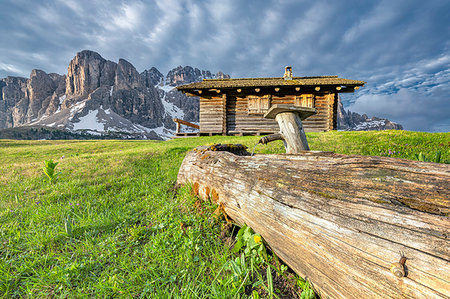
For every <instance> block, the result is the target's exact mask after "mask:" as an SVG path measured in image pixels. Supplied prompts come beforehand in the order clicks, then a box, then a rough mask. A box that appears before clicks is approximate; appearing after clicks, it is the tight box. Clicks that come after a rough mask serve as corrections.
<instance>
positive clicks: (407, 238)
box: [178, 152, 450, 298]
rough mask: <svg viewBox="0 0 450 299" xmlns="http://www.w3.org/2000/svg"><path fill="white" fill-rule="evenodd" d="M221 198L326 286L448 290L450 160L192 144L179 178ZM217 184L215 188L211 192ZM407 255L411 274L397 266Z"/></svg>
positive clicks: (374, 294) (362, 291)
mask: <svg viewBox="0 0 450 299" xmlns="http://www.w3.org/2000/svg"><path fill="white" fill-rule="evenodd" d="M187 182H191V183H193V184H195V185H197V188H196V189H197V190H199V194H200V196H202V197H203V198H207V197H209V194H207V193H206V190H214V193H215V194H216V196H215V197H214V199H215V200H217V201H218V202H220V203H222V204H223V205H224V207H225V211H226V213H227V214H228V215H229V216H230V217H231V218H232V219H233V220H235V221H236V222H238V223H240V224H243V223H247V224H248V225H249V226H251V227H252V228H253V229H254V230H255V231H256V232H258V233H260V234H261V235H262V236H263V238H264V239H265V240H266V242H267V243H268V244H269V245H270V247H271V248H272V249H273V250H274V252H275V253H276V254H277V255H278V256H279V257H280V258H281V259H283V260H284V261H285V262H286V263H287V264H288V265H289V266H290V267H291V268H292V269H294V271H296V272H297V273H298V274H300V275H301V276H303V277H307V278H308V279H310V281H311V282H312V283H313V285H314V286H315V288H316V289H317V290H318V292H319V294H320V295H322V296H323V297H324V298H325V297H332V298H386V297H395V298H411V297H413V298H448V297H450V239H449V238H448V232H449V231H450V220H449V219H450V218H449V216H448V214H449V212H450V188H449V186H450V166H449V165H444V164H435V163H423V162H418V161H408V160H403V159H394V158H387V157H367V156H366V157H365V156H345V155H338V154H333V153H323V152H322V153H319V152H305V153H303V154H300V155H256V156H254V157H244V156H236V155H233V154H230V153H224V152H204V153H194V152H191V153H188V155H187V156H186V158H185V160H184V161H183V164H182V166H181V168H180V172H179V175H178V183H181V184H183V183H187ZM208 192H209V191H208ZM399 251H403V252H404V253H405V255H406V257H407V258H409V259H408V260H407V262H406V267H407V275H406V277H403V278H398V277H396V276H394V275H393V274H392V273H391V272H390V265H391V264H392V263H394V262H398V260H399Z"/></svg>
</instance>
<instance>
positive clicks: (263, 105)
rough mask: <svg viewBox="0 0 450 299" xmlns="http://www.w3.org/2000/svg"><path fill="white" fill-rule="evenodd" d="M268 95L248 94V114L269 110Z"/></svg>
mask: <svg viewBox="0 0 450 299" xmlns="http://www.w3.org/2000/svg"><path fill="white" fill-rule="evenodd" d="M269 108H270V96H269V95H265V96H262V97H258V96H248V114H263V113H266V112H267V111H269Z"/></svg>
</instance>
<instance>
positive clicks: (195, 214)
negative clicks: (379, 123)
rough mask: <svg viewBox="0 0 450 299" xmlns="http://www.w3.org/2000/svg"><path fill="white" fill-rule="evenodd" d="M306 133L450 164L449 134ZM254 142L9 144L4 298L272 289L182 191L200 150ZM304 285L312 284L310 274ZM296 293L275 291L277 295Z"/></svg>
mask: <svg viewBox="0 0 450 299" xmlns="http://www.w3.org/2000/svg"><path fill="white" fill-rule="evenodd" d="M307 137H308V141H309V145H310V148H311V149H312V150H323V151H334V152H337V153H343V154H361V155H382V156H392V157H398V158H408V159H415V158H416V154H417V155H419V153H422V155H421V157H422V159H425V160H427V159H429V160H433V159H435V157H436V153H437V152H440V155H441V157H440V160H441V161H442V162H447V163H448V161H450V151H449V148H450V133H433V134H432V133H417V132H407V131H377V132H327V133H308V134H307ZM257 140H258V137H251V136H250V137H229V136H217V137H216V136H214V137H201V138H186V139H175V140H169V141H164V142H161V141H123V140H101V141H99V140H89V141H80V140H74V141H45V140H43V141H13V140H0V163H1V165H2V167H1V168H0V255H1V257H2V258H1V259H0V296H3V297H22V296H29V297H33V298H34V297H51V296H56V297H91V296H95V297H100V296H101V297H103V296H120V297H146V296H152V297H163V298H166V297H179V296H181V297H191V298H192V297H195V298H196V297H204V298H210V297H231V296H234V295H236V296H243V297H245V296H253V297H256V296H257V295H256V294H255V293H254V292H253V293H252V291H255V292H258V293H259V294H261V295H264V294H265V295H267V294H269V292H270V291H271V290H270V283H269V282H270V279H268V277H267V276H266V275H261V274H259V273H258V274H257V275H255V276H254V277H252V276H250V277H249V278H245V279H244V278H243V277H237V274H236V273H237V272H236V271H237V270H235V269H233V268H232V267H230V261H231V260H235V258H236V256H237V255H236V253H234V252H232V250H230V249H229V244H228V243H227V242H224V240H229V239H227V238H228V237H229V235H230V234H231V232H230V231H226V230H224V221H223V220H220V217H215V216H214V215H215V214H214V213H213V212H214V210H215V208H216V207H215V206H214V205H213V204H211V203H206V202H202V203H199V201H198V200H197V198H196V197H195V196H193V195H192V194H191V193H190V187H189V186H185V187H183V188H181V189H176V188H174V185H175V182H176V176H177V172H178V168H179V166H180V164H181V162H182V160H183V158H184V156H185V154H186V152H187V151H189V150H191V149H192V148H194V147H196V146H198V145H205V144H210V143H241V144H244V145H247V146H248V147H249V150H250V151H251V150H252V149H253V146H254V144H255V143H256V141H257ZM256 152H257V153H282V152H284V148H283V146H282V143H281V142H280V141H277V142H273V143H270V144H269V145H266V146H263V145H260V146H258V147H257V148H256ZM49 159H53V160H54V161H56V162H59V164H58V165H57V167H56V170H57V171H60V172H61V174H60V175H59V176H58V177H57V179H56V181H55V182H54V183H49V182H48V181H47V180H46V179H45V176H44V175H43V171H42V167H43V166H44V164H43V162H44V160H49ZM273 264H274V265H275V264H276V263H273ZM283 271H285V269H284V268H282V267H281V272H283ZM274 275H275V276H274V277H275V278H276V275H278V274H274ZM298 286H299V287H304V285H302V283H301V279H298ZM280 288H281V287H280ZM289 291H290V292H292V288H291V289H290V290H282V289H278V290H276V292H278V294H279V295H280V296H281V295H282V294H285V293H286V292H288V293H289ZM294 291H295V290H294ZM300 291H301V290H300V289H298V292H300ZM291 295H292V294H291ZM297 295H298V294H297Z"/></svg>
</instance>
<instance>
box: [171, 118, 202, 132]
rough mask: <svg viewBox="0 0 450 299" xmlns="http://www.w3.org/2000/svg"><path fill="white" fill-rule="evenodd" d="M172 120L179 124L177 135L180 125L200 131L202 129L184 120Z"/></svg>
mask: <svg viewBox="0 0 450 299" xmlns="http://www.w3.org/2000/svg"><path fill="white" fill-rule="evenodd" d="M172 120H173V121H174V122H175V123H176V124H177V133H179V125H180V124H182V125H185V126H188V127H192V128H195V129H200V127H199V126H198V125H196V124H193V123H190V122H188V121H185V120H182V119H179V118H174V119H172Z"/></svg>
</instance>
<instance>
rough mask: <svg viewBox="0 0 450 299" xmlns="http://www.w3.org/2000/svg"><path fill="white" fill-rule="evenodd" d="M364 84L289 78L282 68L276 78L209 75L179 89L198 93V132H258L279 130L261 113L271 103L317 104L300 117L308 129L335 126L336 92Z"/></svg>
mask: <svg viewBox="0 0 450 299" xmlns="http://www.w3.org/2000/svg"><path fill="white" fill-rule="evenodd" d="M365 83H366V82H364V81H358V80H349V79H343V78H339V77H338V76H319V77H292V70H291V68H290V67H286V69H285V75H284V76H283V77H279V78H242V79H207V80H203V81H202V82H198V83H191V84H187V85H181V86H178V87H177V89H178V90H180V91H182V92H183V93H185V94H187V95H189V96H198V97H200V130H199V131H200V132H199V134H200V135H216V134H221V135H261V134H271V133H275V132H278V131H279V128H278V124H277V122H276V121H275V120H273V119H265V118H264V117H263V116H264V113H266V112H267V111H268V110H269V109H270V107H271V106H272V105H275V104H290V105H295V106H304V107H312V108H315V109H316V110H317V114H316V115H313V116H311V117H309V118H308V119H306V120H304V121H303V126H304V129H305V131H307V132H308V131H309V132H319V131H329V130H335V129H336V126H337V107H338V94H339V93H344V92H353V91H355V90H356V89H358V88H359V87H360V86H364V84H365Z"/></svg>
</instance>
